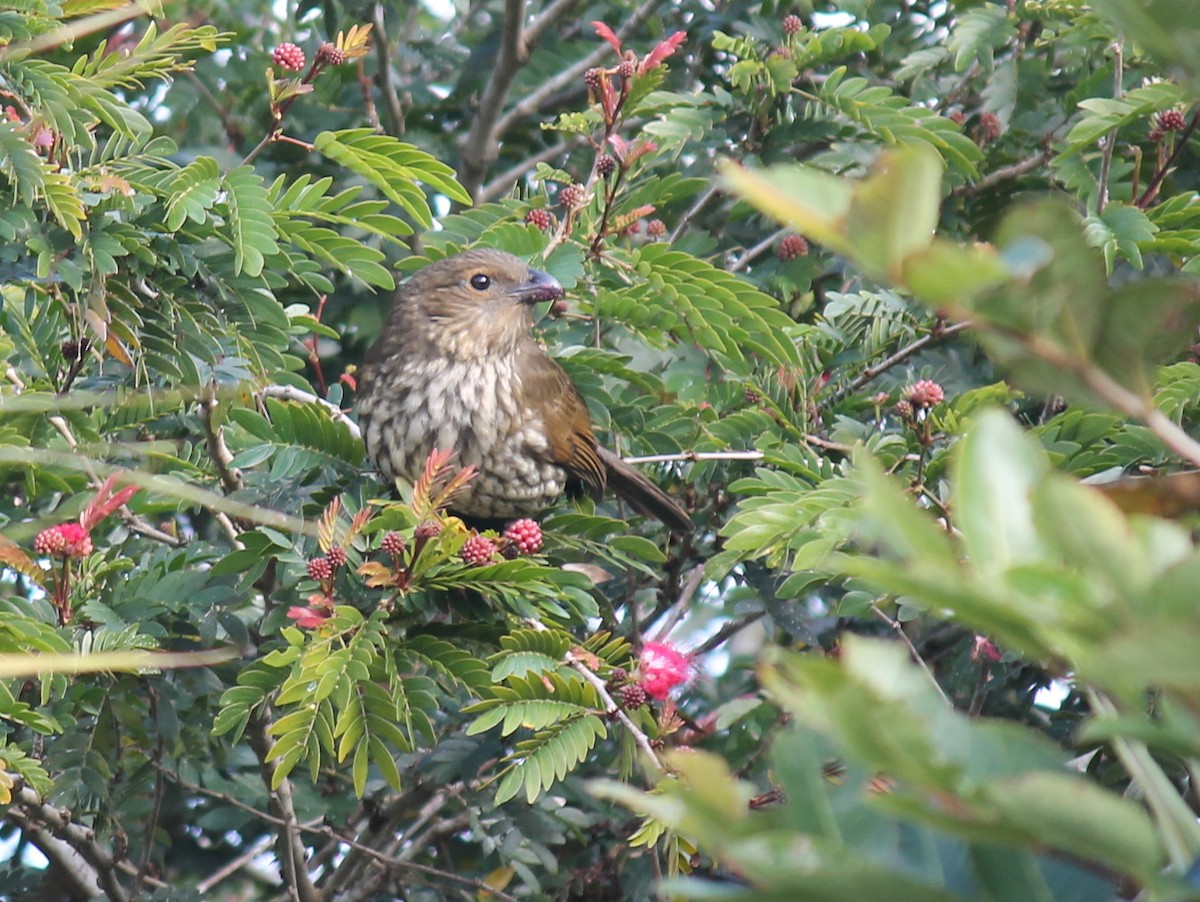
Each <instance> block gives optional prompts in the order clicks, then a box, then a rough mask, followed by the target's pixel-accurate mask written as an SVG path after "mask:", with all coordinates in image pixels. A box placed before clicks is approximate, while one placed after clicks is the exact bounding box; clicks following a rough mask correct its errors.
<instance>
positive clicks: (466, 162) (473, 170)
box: [462, 0, 526, 197]
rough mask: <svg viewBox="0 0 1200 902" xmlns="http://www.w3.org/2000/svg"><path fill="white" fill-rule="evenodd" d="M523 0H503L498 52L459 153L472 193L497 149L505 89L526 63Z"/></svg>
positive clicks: (466, 180) (465, 183) (506, 95)
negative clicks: (499, 121)
mask: <svg viewBox="0 0 1200 902" xmlns="http://www.w3.org/2000/svg"><path fill="white" fill-rule="evenodd" d="M524 24H525V0H505V3H504V30H503V32H502V34H501V36H500V52H499V54H498V56H497V58H496V63H495V65H494V66H493V67H492V75H491V78H489V79H488V83H487V87H486V88H485V89H484V91H483V97H482V98H480V101H479V109H478V110H476V112H475V118H474V120H473V121H472V122H471V131H470V132H469V133H468V134H467V140H466V143H465V144H464V145H463V153H462V160H463V166H462V184H463V187H464V188H466V189H467V191H468V192H469V193H470V194H471V196H472V197H475V196H476V194H477V193H478V191H479V188H480V186H481V185H482V184H483V178H484V176H485V175H487V171H488V168H489V167H490V166H491V165H492V162H493V161H494V160H495V159H496V154H497V153H499V150H500V142H499V135H498V134H497V132H496V128H495V126H496V120H497V119H498V118H499V116H500V110H501V109H502V108H503V107H504V101H505V98H507V97H508V89H509V88H510V87H512V82H513V78H514V77H515V76H516V74H517V70H518V69H520V68H521V66H523V65H524V64H525V59H526V50H525V42H524V37H523V28H524Z"/></svg>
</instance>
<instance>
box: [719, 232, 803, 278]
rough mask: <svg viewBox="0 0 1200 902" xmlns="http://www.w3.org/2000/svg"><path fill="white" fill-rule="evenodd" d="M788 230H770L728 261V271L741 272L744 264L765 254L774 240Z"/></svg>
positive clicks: (744, 266)
mask: <svg viewBox="0 0 1200 902" xmlns="http://www.w3.org/2000/svg"><path fill="white" fill-rule="evenodd" d="M789 231H791V230H790V229H780V230H779V231H777V232H772V233H771V234H770V235H768V236H767V237H766V238H764V239H763V240H762V241H760V242H758V244H756V245H754V247H752V248H750V249H749V250H748V251H746V252H745V253H744V254H742V255H741V256H740V257H738V258H737V259H736V260H734V261H733V262H732V263H730V264H729V271H730V272H741V271H742V270H743V269H745V268H746V266H747V265H748V264H749V263H750V262H751V261H753V260H756V259H757V258H759V257H761V256H762V255H763V254H765V253H766V252H767V251H769V250H770V249H771V247H772V245H774V244H775V242H776V241H778V240H779V239H780V237H782V236H783V235H786V234H787V233H788V232H789Z"/></svg>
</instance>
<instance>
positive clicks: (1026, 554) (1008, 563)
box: [954, 411, 1048, 579]
mask: <svg viewBox="0 0 1200 902" xmlns="http://www.w3.org/2000/svg"><path fill="white" fill-rule="evenodd" d="M1047 469H1048V467H1047V464H1046V460H1045V456H1044V454H1043V453H1042V450H1041V449H1040V448H1039V447H1038V446H1037V444H1036V443H1035V442H1033V441H1032V440H1030V438H1029V437H1028V436H1027V435H1025V434H1024V433H1023V432H1022V431H1021V429H1020V428H1019V427H1018V426H1017V424H1016V423H1015V422H1013V420H1012V418H1011V417H1010V416H1009V415H1008V414H1007V413H1004V412H1002V411H988V412H987V413H985V414H984V415H983V416H981V417H979V418H978V420H977V421H976V423H975V425H974V427H973V428H972V429H971V431H970V432H969V433H968V434H967V436H966V437H965V438H964V439H963V441H962V442H961V443H960V444H959V447H958V454H957V456H956V458H955V464H954V481H955V484H956V486H957V493H956V496H955V497H956V502H955V522H956V523H957V525H958V528H959V529H960V531H961V532H962V536H963V543H964V545H965V546H966V548H967V553H968V554H969V556H970V559H971V564H972V566H973V567H974V568H975V570H976V571H977V572H979V573H980V574H981V575H983V576H984V578H985V579H989V578H994V577H997V576H999V575H1000V574H1002V573H1003V572H1004V571H1005V570H1007V569H1008V568H1009V567H1012V566H1014V565H1017V564H1021V563H1025V562H1030V561H1034V560H1038V559H1039V558H1040V557H1041V556H1042V554H1043V553H1044V552H1043V548H1042V542H1041V539H1040V538H1039V536H1038V533H1037V531H1036V530H1035V528H1034V523H1033V506H1032V503H1031V501H1032V495H1033V492H1034V490H1035V489H1036V488H1037V486H1038V485H1039V483H1041V481H1042V479H1043V477H1044V476H1045V474H1046V472H1047Z"/></svg>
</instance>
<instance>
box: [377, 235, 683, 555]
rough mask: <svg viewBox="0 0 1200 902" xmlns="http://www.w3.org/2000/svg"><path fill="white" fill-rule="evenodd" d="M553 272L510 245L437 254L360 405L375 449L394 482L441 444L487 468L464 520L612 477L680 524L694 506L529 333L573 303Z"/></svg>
mask: <svg viewBox="0 0 1200 902" xmlns="http://www.w3.org/2000/svg"><path fill="white" fill-rule="evenodd" d="M562 294H563V290H562V287H561V286H560V285H559V284H558V282H556V281H555V280H554V279H553V278H552V277H550V276H548V275H546V273H543V272H539V271H538V270H536V269H531V268H530V267H529V266H528V265H527V264H525V263H524V262H523V261H521V260H519V259H517V258H516V257H514V256H512V255H511V254H506V253H503V252H502V251H494V250H487V249H477V250H471V251H467V252H465V253H462V254H458V255H457V256H453V257H448V258H446V259H444V260H439V261H437V262H434V263H431V264H429V265H428V266H426V267H425V268H424V269H422V270H420V271H419V272H417V273H416V274H415V275H414V276H413V277H412V278H411V279H410V280H409V281H408V282H407V283H406V284H405V285H404V286H403V287H402V288H401V289H400V291H399V292H398V293H397V295H396V302H395V305H394V306H393V307H392V312H391V315H390V317H389V318H388V322H387V325H386V326H385V327H384V330H383V333H382V334H381V335H380V337H379V341H377V342H376V343H375V346H374V347H373V348H371V350H370V351H369V352H368V353H367V358H366V361H365V362H364V364H363V370H362V374H361V377H360V381H359V397H358V412H359V422H360V423H361V425H362V432H363V439H364V441H365V442H366V447H367V455H368V456H369V457H370V458H371V460H372V461H373V462H374V463H375V466H376V467H377V468H378V469H379V471H380V472H381V473H382V474H383V475H384V476H385V477H387V478H388V479H394V478H396V477H403V478H405V479H408V480H410V481H411V480H415V479H416V478H417V476H418V475H420V473H421V470H422V468H423V467H424V465H425V459H426V458H427V457H428V456H429V453H430V452H431V451H433V450H434V449H439V450H453V451H455V452H456V453H457V455H458V462H459V463H460V464H461V465H464V466H465V465H468V464H470V465H474V466H475V467H476V468H478V470H479V474H478V475H477V476H476V477H475V479H474V480H472V481H471V483H470V484H469V486H468V487H467V490H466V491H465V492H464V493H463V494H462V495H460V496H459V497H458V498H457V499H456V500H455V502H454V509H455V511H456V512H457V513H460V514H463V515H464V516H468V517H472V518H476V519H480V520H502V519H508V518H512V517H523V516H530V515H533V514H537V513H538V512H540V511H542V510H544V509H545V508H546V507H548V506H550V505H551V504H553V503H554V502H555V501H556V500H557V499H558V497H559V496H560V495H562V493H563V492H579V491H587V492H589V493H590V494H592V495H593V496H596V497H598V496H599V495H600V493H601V492H603V491H604V489H605V487H606V486H608V487H609V488H611V489H612V490H613V491H614V492H616V493H617V494H618V495H619V496H620V497H622V498H624V499H625V500H626V501H628V502H629V503H630V504H631V505H633V507H634V508H636V509H637V510H638V511H640V512H641V513H643V514H646V515H647V516H651V517H655V518H657V519H659V520H661V521H662V522H663V523H665V524H666V525H667V526H669V527H670V528H671V529H672V530H673V531H675V532H686V531H689V530H691V528H692V522H691V519H690V518H689V517H688V515H687V512H686V511H685V510H684V509H683V508H681V507H680V506H679V505H678V504H677V503H676V502H675V501H673V500H672V499H671V498H670V496H669V495H667V494H666V492H664V491H663V490H662V489H660V488H659V487H658V486H656V485H654V483H652V482H651V481H650V480H649V479H647V478H646V477H645V476H644V475H642V474H641V473H640V472H639V471H638V470H636V469H634V468H633V467H632V466H630V465H629V464H627V463H625V462H624V461H623V460H621V459H620V458H619V457H617V455H615V454H613V453H612V452H611V451H609V450H607V449H606V448H602V447H600V446H599V445H597V444H596V437H595V435H593V433H592V423H591V419H590V417H589V416H588V412H587V406H586V405H585V404H584V401H583V398H582V397H580V394H579V391H578V390H577V389H576V388H575V386H574V384H573V383H572V382H571V380H570V378H569V377H568V376H567V374H566V373H565V372H564V371H563V369H562V367H560V366H559V365H558V364H557V363H555V362H554V360H552V359H551V358H550V356H549V355H547V353H546V352H545V350H544V349H543V348H542V346H541V345H540V344H538V343H537V342H536V341H535V340H534V339H533V338H532V336H530V334H529V330H530V328H531V327H532V326H533V307H534V305H535V304H538V303H540V302H543V301H552V300H557V299H558V298H561V297H562Z"/></svg>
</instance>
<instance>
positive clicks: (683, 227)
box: [669, 182, 720, 244]
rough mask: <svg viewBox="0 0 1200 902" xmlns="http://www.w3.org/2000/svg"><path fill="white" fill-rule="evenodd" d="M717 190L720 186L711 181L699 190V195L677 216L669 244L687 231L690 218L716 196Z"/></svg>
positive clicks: (693, 217) (694, 216)
mask: <svg viewBox="0 0 1200 902" xmlns="http://www.w3.org/2000/svg"><path fill="white" fill-rule="evenodd" d="M719 190H720V188H719V187H718V186H717V183H716V182H713V183H712V184H711V185H709V186H708V187H707V188H705V189H704V190H703V191H701V192H700V196H699V197H697V198H696V200H695V202H694V203H693V204H692V205H691V206H690V207H688V208H687V210H685V211H684V213H683V215H682V216H680V217H679V221H678V222H677V223H675V230H674V231H673V232H671V237H670V239H669V240H670V242H671V244H674V243H675V242H676V241H678V240H679V239H680V237H681V236H682V235H683V233H684V232H686V231H687V229H688V226H690V225H691V223H692V220H693V219H695V218H696V216H697V215H698V214H699V213H700V211H701V210H702V209H704V207H705V206H706V205H707V204H708V202H709V201H710V200H712V199H713V198H714V197H716V196H717V192H718V191H719Z"/></svg>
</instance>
